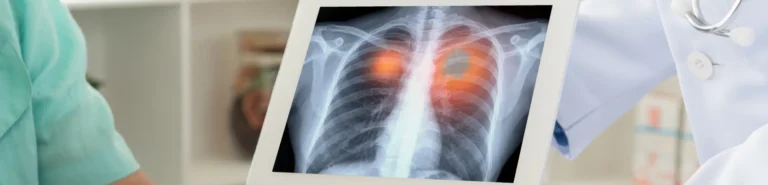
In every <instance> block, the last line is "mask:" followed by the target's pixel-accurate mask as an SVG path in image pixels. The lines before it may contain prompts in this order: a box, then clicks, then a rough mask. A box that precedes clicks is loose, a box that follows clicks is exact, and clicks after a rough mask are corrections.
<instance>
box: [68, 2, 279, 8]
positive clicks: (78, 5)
mask: <svg viewBox="0 0 768 185" xmlns="http://www.w3.org/2000/svg"><path fill="white" fill-rule="evenodd" d="M269 1H279V0H61V2H62V3H63V4H64V5H66V6H67V7H69V9H71V10H89V9H103V8H132V7H149V6H172V5H180V4H181V3H182V2H188V3H191V4H215V3H238V2H269Z"/></svg>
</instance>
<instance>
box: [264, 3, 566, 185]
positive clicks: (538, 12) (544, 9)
mask: <svg viewBox="0 0 768 185" xmlns="http://www.w3.org/2000/svg"><path fill="white" fill-rule="evenodd" d="M391 8H395V7H322V8H320V11H319V13H318V15H317V21H316V24H317V23H330V22H345V21H350V20H352V19H356V18H360V17H362V16H366V15H369V14H373V13H378V12H381V11H385V10H388V9H391ZM482 8H489V9H493V10H495V11H497V12H500V13H504V14H508V15H511V16H512V17H518V18H521V19H531V20H545V21H546V20H549V17H550V15H551V13H552V6H545V5H526V6H482ZM479 12H480V13H482V11H479ZM481 16H482V15H481ZM296 109H297V107H296V106H295V105H294V106H291V112H292V113H293V112H296V111H297V110H296ZM526 120H528V116H527V115H526V116H523V118H522V119H521V120H520V121H519V122H520V123H525V122H526ZM292 121H293V120H292V119H291V118H290V117H289V118H288V122H289V123H290V122H292ZM287 125H288V124H286V129H285V132H283V137H282V140H281V142H280V148H279V149H278V155H277V158H276V159H275V165H274V167H273V169H272V171H274V172H294V171H295V165H296V163H295V156H294V152H293V146H292V144H291V137H289V136H290V134H288V128H287ZM521 137H522V136H521ZM521 146H522V145H520V146H518V147H517V148H516V149H515V152H514V153H513V154H512V155H511V156H510V157H509V159H507V161H506V163H505V164H504V166H503V167H502V169H501V172H500V173H499V177H498V178H497V179H496V182H509V183H512V182H514V179H515V174H516V173H515V172H516V171H517V163H518V159H519V158H520V148H521Z"/></svg>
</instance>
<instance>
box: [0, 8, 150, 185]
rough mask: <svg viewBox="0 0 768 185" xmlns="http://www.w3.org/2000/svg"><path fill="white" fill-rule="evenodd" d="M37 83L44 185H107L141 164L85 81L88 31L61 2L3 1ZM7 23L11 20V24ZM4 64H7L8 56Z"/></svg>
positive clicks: (34, 99) (35, 98)
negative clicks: (85, 31)
mask: <svg viewBox="0 0 768 185" xmlns="http://www.w3.org/2000/svg"><path fill="white" fill-rule="evenodd" d="M6 10H10V11H11V12H13V13H12V14H11V15H12V16H13V17H11V18H0V21H1V22H3V23H5V24H3V25H6V26H11V27H13V26H15V29H10V30H15V33H11V34H8V35H11V36H12V38H14V39H15V43H18V44H14V46H16V47H17V48H14V49H16V50H17V51H19V52H20V53H21V54H22V60H23V63H24V64H25V65H26V67H27V70H28V74H29V79H30V80H31V83H32V101H31V104H32V114H33V117H34V123H35V134H36V139H37V152H38V156H37V159H38V166H37V167H38V172H39V181H40V184H41V185H75V184H76V185H105V184H110V183H112V182H115V181H117V180H119V179H122V178H124V177H126V176H128V175H130V174H132V173H134V172H135V171H136V170H137V169H138V168H139V166H138V163H137V162H136V160H135V159H134V157H133V156H132V154H131V152H130V150H129V149H128V146H127V145H126V143H125V141H123V138H122V137H121V136H120V134H118V133H117V131H116V129H115V126H114V120H113V117H112V112H111V111H110V109H109V106H108V105H107V102H106V101H105V100H104V98H103V97H102V96H101V94H100V93H99V92H98V91H96V90H95V89H93V88H92V87H91V86H90V85H89V84H88V83H87V81H86V78H85V73H86V51H85V41H84V39H83V35H82V33H81V31H80V29H79V27H78V25H77V24H76V22H75V21H74V19H73V18H72V16H71V15H70V13H69V11H68V9H67V8H66V7H65V6H64V5H62V4H61V3H60V2H59V1H58V0H0V11H6ZM8 22H10V24H9V23H8ZM3 62H5V61H3Z"/></svg>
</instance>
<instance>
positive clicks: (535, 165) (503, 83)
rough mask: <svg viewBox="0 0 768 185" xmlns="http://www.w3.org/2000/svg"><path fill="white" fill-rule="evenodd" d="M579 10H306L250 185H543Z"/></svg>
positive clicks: (480, 4) (435, 4)
mask: <svg viewBox="0 0 768 185" xmlns="http://www.w3.org/2000/svg"><path fill="white" fill-rule="evenodd" d="M577 9H578V1H555V0H472V1H467V0H382V1H367V0H302V1H300V2H299V5H298V9H297V13H296V17H295V20H294V22H293V26H292V29H291V33H290V35H289V39H288V45H287V48H286V50H285V51H286V52H285V55H284V58H283V62H282V64H281V68H280V70H279V72H278V76H277V80H276V84H275V86H274V91H273V93H272V98H271V101H270V102H269V108H268V111H267V116H266V118H265V122H264V125H263V128H262V135H261V138H260V140H259V144H258V145H257V148H256V152H255V154H254V157H253V162H252V164H251V169H250V172H249V176H248V180H247V182H248V184H249V185H271V184H280V185H293V184H297V185H298V184H301V185H304V184H310V185H311V184H317V185H326V184H329V185H341V184H349V185H368V184H370V185H392V184H398V185H425V184H441V185H459V184H461V185H468V184H512V185H534V184H535V185H539V184H541V181H542V174H543V172H544V167H545V165H546V159H547V155H548V151H549V147H550V146H551V138H552V131H553V127H554V123H555V117H556V115H557V109H558V102H559V99H560V93H561V89H562V84H563V78H564V76H565V75H564V73H565V67H566V61H567V58H568V51H569V48H570V46H571V44H570V43H571V40H572V36H573V30H574V23H575V17H576V13H577Z"/></svg>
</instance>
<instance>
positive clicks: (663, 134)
mask: <svg viewBox="0 0 768 185" xmlns="http://www.w3.org/2000/svg"><path fill="white" fill-rule="evenodd" d="M62 1H63V2H64V4H66V5H67V6H69V7H70V9H71V11H72V13H73V15H74V17H75V19H76V21H77V22H78V24H79V25H80V26H81V27H82V29H83V32H84V34H85V37H86V39H87V45H88V50H89V51H88V57H89V58H88V59H89V74H88V78H89V80H90V81H92V82H93V83H94V84H95V85H96V86H98V88H99V89H100V91H101V92H102V93H103V94H104V96H105V97H106V98H107V100H108V101H109V102H110V106H111V108H112V110H113V112H114V114H115V120H116V124H117V128H118V130H119V131H120V132H121V133H122V135H123V137H125V140H126V142H128V145H130V147H131V149H132V150H133V151H134V154H135V156H136V157H137V159H138V160H139V162H140V163H141V164H142V168H143V169H144V170H145V171H146V173H147V174H148V175H149V176H150V177H151V178H152V179H153V180H155V181H156V182H157V183H158V184H160V185H239V184H245V179H246V176H247V173H248V167H249V165H250V160H251V156H252V153H253V149H254V148H255V141H256V139H257V138H258V133H259V130H260V128H261V122H262V119H263V115H264V113H265V112H264V111H265V110H266V102H268V101H269V93H270V92H271V90H270V88H271V85H272V83H273V82H274V77H275V73H276V70H277V67H278V66H279V64H280V59H281V57H282V50H283V47H284V46H285V39H287V34H288V31H289V29H290V26H291V23H292V20H293V15H294V13H295V8H296V5H297V1H296V0H62ZM684 117H685V113H684V109H683V107H682V99H681V98H680V92H679V88H678V86H677V80H676V79H675V78H671V79H669V80H668V81H667V82H665V83H663V84H661V85H660V86H659V88H657V90H655V91H653V92H651V93H649V94H648V95H647V96H646V98H645V99H643V101H641V102H640V103H638V105H637V106H636V107H635V108H634V109H633V110H631V111H629V112H628V113H627V114H626V115H624V116H623V117H622V118H621V119H620V120H618V121H617V122H616V123H615V124H614V125H613V126H611V127H610V128H609V129H608V130H607V131H606V132H605V133H603V134H602V135H601V136H600V137H599V138H597V139H596V140H595V141H594V142H593V143H592V144H591V145H590V146H589V147H588V148H587V149H586V151H585V152H584V153H583V154H582V155H581V156H580V157H579V158H578V159H576V160H573V161H570V160H567V159H565V158H563V157H562V156H560V154H559V153H558V152H557V151H555V150H552V152H550V157H549V162H548V165H547V166H548V167H547V176H546V177H545V180H546V181H547V184H551V185H582V184H584V185H587V184H588V185H600V184H606V185H677V184H680V183H679V182H680V181H681V180H685V179H686V178H687V177H688V176H689V175H690V173H691V172H692V171H693V170H695V169H696V167H697V165H696V164H697V162H696V159H695V152H693V151H692V150H693V147H692V141H691V139H690V136H689V133H688V131H687V126H686V121H685V119H684Z"/></svg>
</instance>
